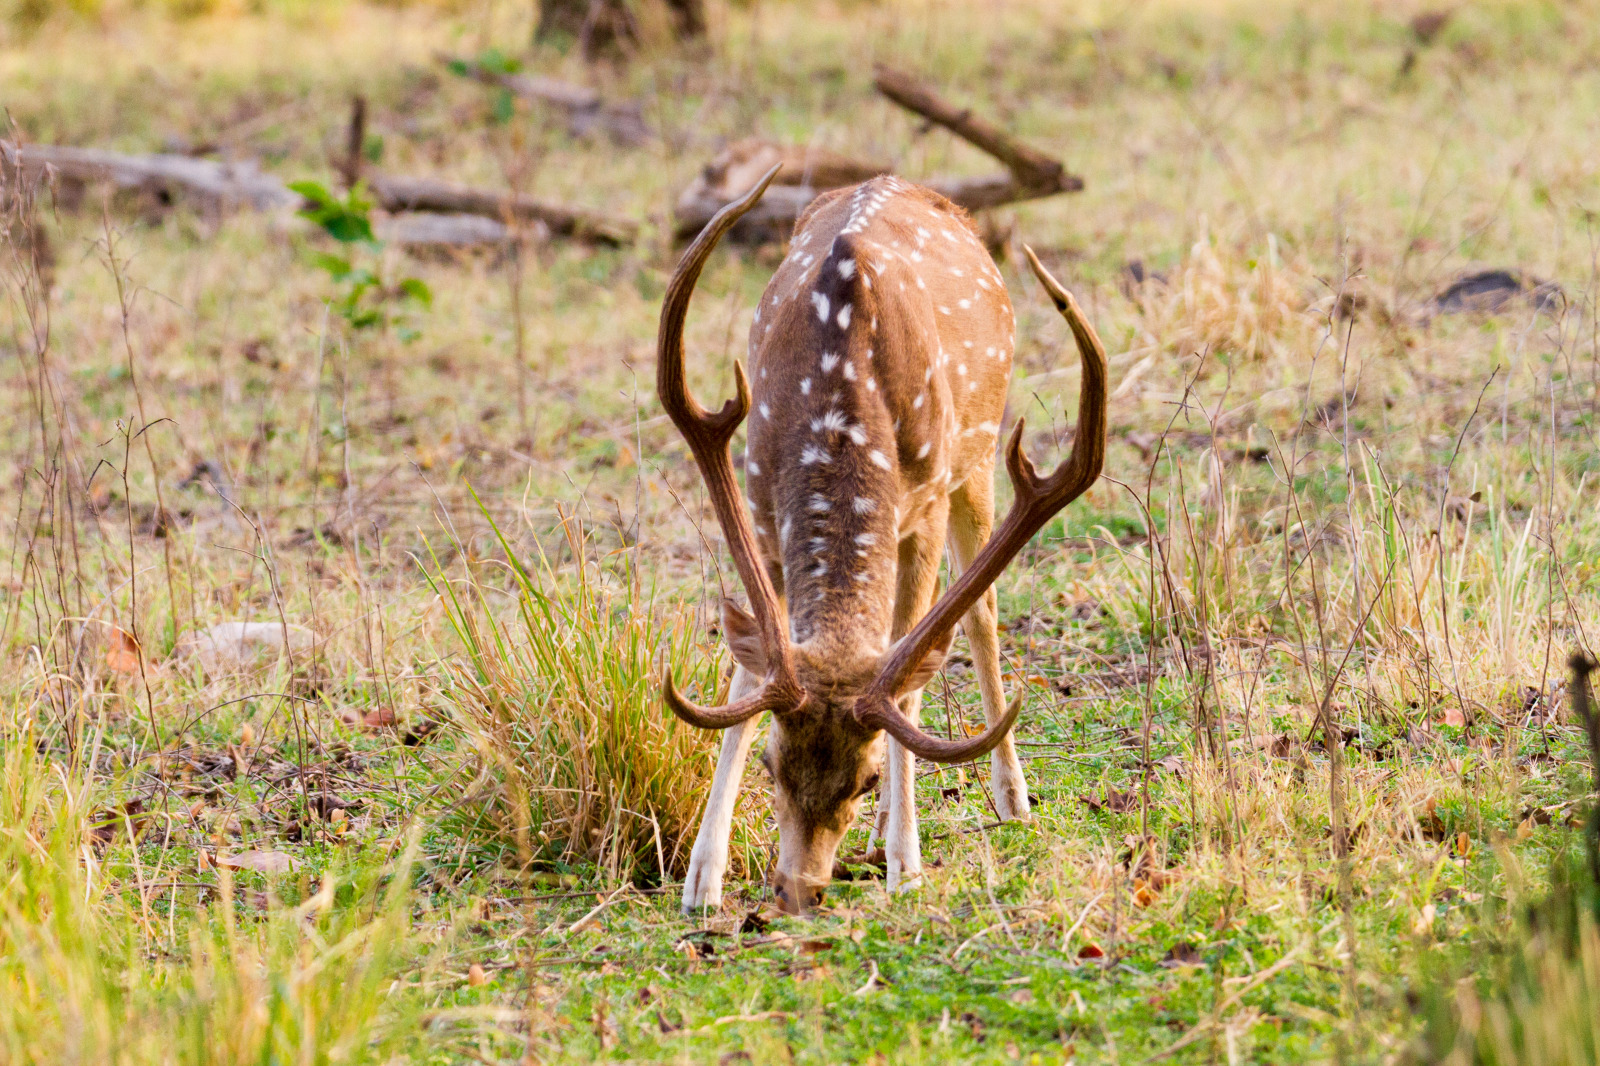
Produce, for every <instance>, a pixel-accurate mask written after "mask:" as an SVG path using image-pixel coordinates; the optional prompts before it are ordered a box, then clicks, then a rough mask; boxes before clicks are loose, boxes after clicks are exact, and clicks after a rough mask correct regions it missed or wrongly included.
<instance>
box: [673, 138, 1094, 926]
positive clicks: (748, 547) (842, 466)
mask: <svg viewBox="0 0 1600 1066" xmlns="http://www.w3.org/2000/svg"><path fill="white" fill-rule="evenodd" d="M776 173H777V168H776V167H775V168H773V170H772V171H769V172H768V173H767V175H766V176H765V178H763V179H762V180H761V181H760V182H759V183H758V184H757V185H756V186H755V187H754V188H752V189H751V190H750V192H748V193H747V194H745V196H743V197H742V198H741V199H739V200H737V201H735V202H734V203H731V204H729V205H728V206H727V207H725V208H724V209H723V210H722V211H721V212H720V213H719V214H718V215H717V216H716V218H714V219H713V220H712V221H711V222H710V223H709V224H708V225H707V226H706V228H705V229H704V231H702V232H701V233H700V235H699V237H698V238H696V240H695V241H694V243H693V244H692V245H691V246H690V247H689V249H688V251H687V252H685V253H684V256H683V259H682V261H681V262H680V263H679V264H678V268H677V271H676V272H675V274H674V275H673V278H672V281H671V283H670V285H669V286H668V288H667V294H666V299H665V303H664V305H663V307H662V310H661V327H660V334H659V337H658V342H657V343H658V364H657V378H656V387H657V390H658V392H659V393H660V396H661V402H662V405H663V406H664V407H665V408H666V410H667V413H668V415H669V416H671V418H672V421H673V423H674V424H675V425H676V426H677V427H678V430H679V431H680V432H681V433H682V434H683V436H684V438H685V439H686V440H687V441H688V443H689V447H690V450H691V451H692V452H693V453H694V458H695V462H696V463H697V464H698V466H699V468H700V473H701V475H702V476H703V477H704V479H705V483H706V488H707V490H708V492H709V495H710V498H711V503H712V506H713V508H714V509H715V511H716V514H717V519H718V521H719V522H720V523H721V525H722V530H723V534H724V536H725V537H726V539H727V543H728V549H729V551H730V553H731V554H732V556H733V561H734V566H735V567H736V568H737V569H738V572H739V577H740V579H741V580H742V581H743V583H744V587H745V591H746V593H747V594H748V595H749V597H750V611H749V613H746V612H745V611H744V610H742V609H740V608H739V607H738V606H737V605H736V604H735V603H733V602H732V601H731V600H725V601H724V602H723V604H722V623H723V632H724V634H725V636H726V638H727V641H728V645H729V647H730V648H731V649H732V652H733V657H734V660H735V662H736V663H737V668H736V670H735V673H734V677H733V682H732V687H731V690H730V693H729V700H730V702H729V703H728V704H727V705H725V706H721V707H701V706H698V705H696V704H694V703H692V702H690V701H689V700H688V699H686V698H685V697H684V696H683V695H681V694H680V693H679V692H678V691H677V689H676V688H675V687H674V685H673V682H672V678H671V676H670V674H669V675H668V676H667V678H666V682H665V698H666V702H667V705H668V706H669V707H670V708H671V709H672V711H673V713H674V714H676V715H677V716H678V717H679V718H681V719H683V720H684V721H685V722H688V723H690V724H692V725H695V726H699V727H701V728H705V729H721V730H724V731H725V732H724V738H723V743H722V752H721V755H720V756H719V758H718V761H717V770H716V775H715V779H714V781H713V783H712V787H711V795H710V798H709V800H708V802H707V804H706V812H705V818H704V821H703V822H702V823H701V827H700V833H699V836H698V838H697V839H696V841H695V846H694V851H693V854H692V856H691V859H690V864H689V871H688V877H687V881H686V883H685V886H684V895H683V906H684V909H685V910H693V909H695V908H699V907H715V906H719V905H720V904H721V901H722V876H723V872H724V870H725V869H726V866H727V859H728V834H729V831H730V829H731V826H732V818H733V806H734V801H735V799H736V797H737V795H738V791H739V781H740V777H741V776H742V774H743V771H744V764H745V761H746V758H747V757H748V755H749V751H750V745H751V741H752V739H753V738H754V735H755V731H756V726H757V723H758V721H759V718H760V715H761V713H762V712H763V711H770V712H772V729H771V731H770V735H769V736H768V739H767V746H766V752H765V754H764V755H763V756H762V761H763V762H764V763H765V765H766V767H767V769H768V771H769V772H770V773H771V775H772V792H773V805H774V807H775V813H776V816H777V822H778V840H779V844H778V861H777V868H776V870H775V872H774V878H773V883H774V891H775V893H776V896H777V900H778V903H779V905H780V906H781V907H782V908H783V909H784V910H785V911H788V912H790V913H801V912H804V911H807V910H810V909H811V908H813V907H815V906H816V905H817V904H818V903H819V902H820V901H821V899H822V894H823V892H824V890H825V889H826V887H827V885H828V882H829V881H830V879H831V876H832V870H833V863H834V858H835V854H836V852H837V850H838V847H839V842H840V840H841V839H842V838H843V837H844V834H845V832H846V830H848V829H849V827H850V824H851V823H852V821H853V820H854V819H855V816H856V813H857V811H858V809H859V807H860V803H861V799H862V797H863V796H865V795H866V794H867V793H868V792H870V791H872V790H873V789H874V788H875V787H877V785H878V781H879V776H880V774H881V773H882V772H883V764H884V762H885V756H886V755H887V763H888V769H887V773H888V782H887V786H886V788H885V796H886V805H887V808H888V810H887V814H888V817H887V822H886V828H885V831H884V837H885V844H884V850H885V853H886V857H887V863H888V881H889V888H890V890H891V891H894V890H897V889H900V888H903V887H907V886H909V885H910V884H912V883H914V881H915V880H916V879H917V878H918V877H919V875H920V873H921V868H922V861H921V855H920V848H919V841H918V837H917V823H916V808H915V804H914V785H915V778H914V774H913V770H914V767H913V764H912V756H914V755H915V756H920V757H922V758H924V759H928V760H931V761H934V762H943V763H955V762H967V761H970V760H974V759H978V758H980V757H982V756H983V755H985V754H992V759H993V763H992V766H993V772H992V784H993V788H994V796H995V802H996V805H997V807H998V809H999V814H1000V817H1001V818H1003V819H1007V820H1013V819H1015V820H1026V819H1027V818H1028V817H1029V808H1028V787H1027V783H1026V782H1025V781H1024V780H1023V776H1022V765H1021V763H1020V762H1019V761H1018V759H1017V753H1016V748H1015V745H1014V743H1013V740H1012V736H1011V729H1012V726H1013V724H1014V723H1015V722H1016V720H1017V715H1018V713H1019V712H1020V710H1021V708H1022V691H1021V689H1020V688H1019V690H1018V693H1017V695H1016V697H1015V698H1014V699H1013V700H1012V701H1011V703H1010V705H1009V706H1007V704H1006V701H1005V696H1004V692H1003V690H1002V687H1001V676H1000V649H999V642H998V639H997V636H996V598H995V592H994V587H993V586H994V582H995V580H996V579H997V578H998V577H999V576H1000V573H1001V571H1003V570H1004V569H1005V567H1006V565H1007V564H1008V563H1009V562H1010V561H1011V559H1012V558H1013V557H1014V556H1015V555H1016V554H1017V552H1019V551H1020V550H1021V549H1022V548H1023V546H1024V545H1025V544H1027V542H1028V539H1029V538H1030V537H1032V536H1033V534H1034V533H1036V532H1037V531H1038V530H1039V529H1040V528H1041V527H1042V526H1043V525H1044V524H1045V523H1046V522H1047V521H1049V519H1050V518H1051V516H1053V515H1054V514H1056V513H1057V512H1058V511H1060V510H1061V509H1062V508H1063V507H1065V506H1066V505H1067V504H1068V503H1069V502H1071V501H1072V500H1073V499H1075V498H1077V497H1078V496H1080V495H1082V494H1083V492H1084V491H1085V490H1087V489H1088V488H1089V486H1090V485H1092V484H1093V483H1094V481H1095V479H1096V478H1098V477H1099V476H1100V470H1101V467H1102V465H1103V462H1104V459H1105V435H1106V357H1105V350H1104V348H1103V347H1102V346H1101V344H1100V340H1099V338H1098V337H1097V336H1096V335H1095V332H1094V330H1093V328H1092V327H1091V326H1090V325H1089V324H1088V322H1087V321H1085V319H1084V317H1083V315H1082V313H1081V311H1080V309H1079V307H1078V305H1077V302H1076V301H1075V300H1074V299H1073V298H1072V295H1071V294H1070V293H1068V292H1067V291H1066V290H1065V289H1063V288H1062V287H1061V286H1060V285H1059V284H1058V283H1057V282H1056V280H1055V279H1054V278H1053V277H1051V276H1050V274H1049V272H1047V271H1046V270H1045V269H1044V267H1043V266H1042V265H1041V264H1040V263H1039V260H1038V258H1037V257H1035V256H1034V254H1033V251H1032V250H1031V249H1027V255H1028V261H1029V264H1030V265H1031V266H1032V268H1033V272H1034V274H1035V276H1036V277H1038V279H1039V282H1040V284H1042V285H1043V286H1044V288H1045V291H1046V292H1047V293H1049V295H1050V298H1051V299H1052V300H1053V301H1054V302H1055V305H1056V308H1057V310H1059V311H1060V312H1061V314H1062V315H1063V316H1064V317H1065V318H1066V320H1067V324H1068V325H1069V326H1070V327H1071V329H1072V333H1073V336H1074V337H1075V338H1076V341H1077V346H1078V351H1079V354H1080V355H1081V357H1082V361H1083V379H1082V385H1081V391H1080V397H1079V420H1078V428H1077V433H1076V435H1075V437H1074V440H1073V445H1072V453H1071V455H1070V456H1068V458H1067V459H1066V460H1065V461H1064V462H1063V463H1062V464H1061V466H1060V467H1058V468H1057V470H1056V471H1055V472H1054V473H1052V474H1051V475H1050V476H1049V477H1040V476H1039V475H1038V473H1037V472H1036V471H1035V469H1034V466H1033V463H1032V462H1030V461H1029V459H1028V458H1027V456H1025V455H1024V454H1023V452H1022V431H1023V424H1022V420H1021V419H1020V418H1019V419H1018V420H1017V424H1016V428H1015V429H1014V430H1013V431H1012V433H1011V438H1010V440H1009V442H1008V443H1007V445H1006V449H1005V460H1006V469H1007V471H1008V472H1009V474H1010V476H1011V482H1012V486H1013V488H1014V489H1015V495H1016V500H1015V503H1014V504H1013V505H1012V508H1011V511H1010V512H1009V513H1008V514H1007V515H1006V518H1005V521H1004V522H1002V523H1001V525H1000V528H999V529H998V530H994V488H993V478H994V457H995V443H996V437H997V435H998V433H999V431H1000V421H1001V418H1002V415H1003V412H1004V410H1005V403H1006V391H1007V387H1008V385H1009V383H1010V377H1011V356H1012V349H1013V345H1014V342H1015V332H1016V326H1015V319H1014V317H1013V314H1012V310H1011V302H1010V300H1009V298H1008V297H1007V296H1006V291H1005V285H1004V283H1003V282H1002V280H1001V277H1000V272H999V271H998V270H996V269H995V265H994V262H993V260H992V259H991V258H990V256H989V254H988V252H987V251H986V250H985V249H984V247H983V244H982V243H981V242H980V241H979V239H978V237H977V235H976V233H975V231H974V229H973V226H972V223H971V222H970V221H969V220H968V218H967V216H966V215H965V213H964V212H963V211H962V210H961V209H960V208H958V207H956V206H954V205H953V204H951V203H950V202H949V201H948V200H946V199H944V198H943V197H941V196H939V195H938V194H936V193H933V192H931V191H929V190H927V189H923V188H919V187H918V186H915V185H911V184H909V183H907V182H904V181H901V180H900V179H898V178H895V177H880V178H875V179H873V180H871V181H868V182H865V183H863V184H860V185H856V186H853V187H849V188H845V189H840V190H837V191H835V192H832V193H828V194H826V195H824V196H821V197H819V198H818V199H817V200H816V201H815V202H814V203H813V204H812V205H811V207H809V208H808V209H807V211H806V212H805V214H804V215H802V216H801V218H800V219H799V220H798V222H797V223H796V226H795V233H794V237H793V240H792V242H791V245H790V252H789V255H788V257H787V258H786V259H785V260H784V262H783V264H782V265H781V266H780V267H779V269H778V272H777V274H776V275H775V276H774V277H773V279H772V282H771V283H770V284H769V285H768V286H767V289H766V292H765V294H763V296H762V299H761V302H760V304H759V305H757V308H756V311H755V321H754V325H753V326H752V327H751V334H750V370H751V373H752V374H753V375H754V377H753V379H751V378H747V377H746V375H745V372H744V369H743V367H742V366H739V365H738V364H737V363H736V364H735V367H734V372H735V378H736V381H737V387H738V396H737V397H736V398H735V399H733V400H730V401H729V402H728V403H726V404H725V405H724V406H723V408H722V410H721V411H718V412H716V413H714V414H713V413H711V412H709V411H707V410H705V409H704V408H702V407H701V406H700V405H699V404H698V403H697V402H696V401H695V399H694V398H693V397H692V396H691V395H690V394H689V390H688V385H687V382H686V380H685V376H684V361H683V323H684V318H685V315H686V313H687V311H688V307H689V298H690V296H691V294H692V293H693V291H694V286H695V282H696V281H697V280H698V279H699V276H700V271H701V268H702V267H703V266H704V265H705V262H706V260H707V258H708V257H709V256H710V254H711V252H712V250H713V249H714V248H715V247H716V244H717V242H718V240H719V239H720V238H721V237H722V235H723V234H724V233H725V232H726V231H727V230H728V229H729V228H730V227H731V226H732V225H733V224H734V223H735V222H737V221H738V220H739V218H740V217H741V216H742V215H743V214H744V213H745V212H747V211H749V210H750V209H751V208H752V207H753V206H754V205H755V204H756V202H757V201H758V200H759V199H760V198H761V195H762V193H763V192H765V190H766V187H767V184H768V183H769V182H770V181H771V180H772V178H773V176H774V175H775V174H776ZM752 407H753V408H754V411H755V415H754V417H753V418H752V419H751V421H750V426H749V431H748V442H747V443H748V450H747V451H746V453H745V481H746V490H745V492H744V493H741V492H740V491H739V485H738V482H737V481H736V480H735V477H734V470H733V461H732V457H731V456H730V454H729V450H728V445H729V441H730V439H731V438H732V437H733V434H734V431H735V430H736V429H737V428H738V427H739V424H740V423H741V422H743V421H744V419H745V417H746V416H747V415H748V414H750V412H751V410H752ZM747 506H748V510H747V509H746V507H747ZM991 532H993V536H991ZM947 542H948V545H949V549H950V555H951V561H952V569H953V570H958V571H959V575H960V576H959V577H958V578H956V580H955V581H954V582H953V584H951V586H950V587H949V589H948V590H947V591H946V592H945V594H944V596H943V597H942V598H940V599H939V601H938V602H937V603H935V602H934V594H935V592H936V591H937V586H938V575H939V564H940V559H941V557H942V555H943V553H944V549H945V545H946V543H947ZM958 619H961V620H962V622H963V627H964V630H965V632H966V634H967V639H968V641H969V642H970V644H971V648H972V660H973V665H974V667H975V670H976V673H977V676H978V685H979V688H980V689H981V690H982V694H983V709H984V717H985V719H986V720H987V723H988V728H987V729H985V731H984V732H983V733H982V734H981V735H979V736H974V737H968V738H964V739H960V740H945V739H942V738H939V737H935V736H931V735H930V734H928V733H925V732H923V730H922V729H921V728H920V727H919V726H918V719H919V716H920V709H921V698H922V693H921V690H922V687H923V685H925V684H926V683H927V681H928V679H929V678H930V677H932V676H933V675H934V674H935V673H936V672H937V671H938V670H939V668H940V667H941V666H942V665H943V663H944V659H945V655H946V653H947V652H948V650H949V647H950V642H951V638H952V635H953V632H954V627H955V624H956V621H957V620H958ZM885 734H888V737H887V744H886V739H885ZM886 747H887V753H886V752H885V748H886Z"/></svg>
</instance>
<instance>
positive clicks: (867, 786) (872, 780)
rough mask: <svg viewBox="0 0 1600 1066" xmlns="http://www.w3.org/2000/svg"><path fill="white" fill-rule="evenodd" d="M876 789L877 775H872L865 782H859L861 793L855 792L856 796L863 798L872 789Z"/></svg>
mask: <svg viewBox="0 0 1600 1066" xmlns="http://www.w3.org/2000/svg"><path fill="white" fill-rule="evenodd" d="M877 787H878V775H877V774H873V775H872V776H871V777H869V778H867V779H866V780H865V781H863V782H861V791H860V792H857V793H856V795H858V796H865V795H866V794H867V793H868V792H871V791H872V790H873V789H875V788H877Z"/></svg>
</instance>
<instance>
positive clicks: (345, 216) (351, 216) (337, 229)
mask: <svg viewBox="0 0 1600 1066" xmlns="http://www.w3.org/2000/svg"><path fill="white" fill-rule="evenodd" d="M317 221H318V222H319V223H321V225H322V228H323V229H325V230H327V231H328V235H329V236H330V237H332V238H333V239H334V240H336V241H340V242H342V243H344V244H353V243H354V242H356V241H367V242H369V243H370V242H373V241H376V240H377V238H375V237H374V236H373V235H372V223H371V222H370V221H369V220H368V219H367V216H366V215H364V214H363V215H358V214H356V213H355V212H353V211H338V212H330V213H329V214H328V215H327V217H325V218H319V219H317Z"/></svg>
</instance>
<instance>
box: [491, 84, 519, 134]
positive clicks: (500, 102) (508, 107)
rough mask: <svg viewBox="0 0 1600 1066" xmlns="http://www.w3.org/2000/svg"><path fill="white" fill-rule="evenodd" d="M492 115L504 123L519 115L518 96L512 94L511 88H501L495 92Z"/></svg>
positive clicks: (500, 122)
mask: <svg viewBox="0 0 1600 1066" xmlns="http://www.w3.org/2000/svg"><path fill="white" fill-rule="evenodd" d="M490 116H491V117H492V118H493V119H494V120H495V122H497V123H499V124H502V125H504V124H505V123H507V122H510V121H511V120H512V119H513V118H516V117H517V98H516V97H514V96H512V95H511V90H510V89H501V90H500V91H499V92H498V93H496V94H495V97H494V105H493V108H492V110H491V112H490Z"/></svg>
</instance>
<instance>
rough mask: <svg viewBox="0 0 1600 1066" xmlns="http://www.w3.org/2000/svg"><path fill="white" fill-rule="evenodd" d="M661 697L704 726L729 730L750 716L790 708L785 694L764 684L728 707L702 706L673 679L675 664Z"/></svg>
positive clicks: (686, 718) (691, 721)
mask: <svg viewBox="0 0 1600 1066" xmlns="http://www.w3.org/2000/svg"><path fill="white" fill-rule="evenodd" d="M661 698H662V699H663V700H664V701H665V702H666V704H667V708H668V709H669V710H671V711H672V713H673V714H675V715H677V716H678V717H679V718H681V719H682V720H683V721H685V722H688V723H689V724H690V725H692V726H696V727H698V728H700V729H727V728H728V727H729V726H736V725H738V724H739V723H740V722H742V721H744V720H745V719H746V718H753V717H755V716H756V715H758V714H760V713H761V712H762V711H783V710H786V709H787V706H786V704H785V696H784V694H783V693H782V692H781V691H775V690H774V688H773V686H771V685H766V686H763V687H762V688H761V689H759V690H758V691H756V692H752V693H750V695H748V696H745V697H744V698H743V699H738V700H735V701H734V702H732V703H730V704H728V705H726V706H724V707H702V706H700V705H699V704H698V703H695V702H694V701H692V700H689V699H686V698H684V696H683V694H682V693H680V692H679V691H678V686H677V685H676V684H675V683H674V682H673V679H672V668H671V667H668V668H667V672H666V675H665V677H663V678H662V683H661Z"/></svg>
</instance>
